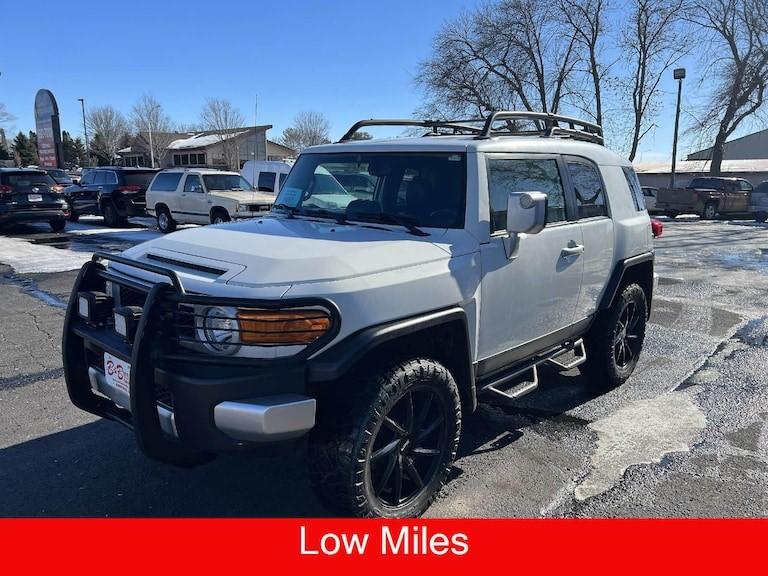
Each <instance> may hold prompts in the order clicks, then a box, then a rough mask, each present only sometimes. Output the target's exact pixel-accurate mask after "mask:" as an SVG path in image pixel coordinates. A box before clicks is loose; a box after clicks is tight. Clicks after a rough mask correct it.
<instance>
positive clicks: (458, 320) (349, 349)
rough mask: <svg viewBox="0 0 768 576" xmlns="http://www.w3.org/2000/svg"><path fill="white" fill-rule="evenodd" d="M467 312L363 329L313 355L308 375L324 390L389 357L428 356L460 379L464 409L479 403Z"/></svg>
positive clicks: (431, 314) (443, 313)
mask: <svg viewBox="0 0 768 576" xmlns="http://www.w3.org/2000/svg"><path fill="white" fill-rule="evenodd" d="M467 327H468V323H467V316H466V313H465V312H464V310H463V309H462V308H460V307H458V306H457V307H453V308H448V309H444V310H438V311H434V312H429V313H427V314H422V315H419V316H415V317H411V318H406V319H401V320H396V321H393V322H389V323H386V324H380V325H377V326H373V327H370V328H366V329H363V330H361V331H359V332H356V333H354V334H352V335H350V336H347V337H346V338H345V339H344V340H342V341H341V342H339V343H337V344H335V345H334V346H332V347H330V348H329V349H327V350H325V351H323V352H321V353H320V354H318V355H317V356H315V357H314V358H312V359H310V360H309V362H308V366H307V379H308V381H309V382H310V385H311V386H312V387H313V389H315V390H318V391H321V390H322V391H324V390H325V389H326V388H327V386H328V385H332V383H333V382H338V381H342V380H343V379H345V378H346V377H348V376H350V375H353V374H355V373H356V372H357V371H360V370H363V369H365V370H366V371H370V370H371V368H372V367H379V366H381V365H382V364H383V363H384V362H385V361H387V362H388V361H389V360H394V361H397V360H403V359H405V358H415V357H419V356H426V357H429V358H432V359H434V360H436V361H438V362H440V363H441V364H443V365H444V366H445V367H446V368H447V369H448V370H449V371H450V372H451V374H452V375H453V377H454V378H455V379H456V384H457V386H458V388H459V394H460V396H461V403H462V409H463V410H465V411H466V413H471V412H473V411H474V409H475V408H476V406H477V397H476V390H475V374H474V369H473V365H472V352H471V348H470V340H469V332H468V329H467Z"/></svg>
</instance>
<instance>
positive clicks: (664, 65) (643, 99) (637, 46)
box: [620, 0, 689, 161]
mask: <svg viewBox="0 0 768 576" xmlns="http://www.w3.org/2000/svg"><path fill="white" fill-rule="evenodd" d="M685 6H686V0H632V3H631V12H630V14H629V15H628V18H627V24H628V25H627V26H626V27H625V29H624V33H623V35H622V40H621V46H622V48H623V49H624V50H625V52H626V53H627V54H628V55H629V60H630V61H629V64H630V66H629V70H630V74H629V75H628V76H627V77H626V78H624V79H623V80H621V81H620V85H621V86H622V87H623V88H624V89H625V90H627V91H628V92H629V93H630V96H631V106H632V126H631V130H630V133H631V137H630V138H631V139H630V142H629V155H628V157H629V160H630V161H631V160H634V159H635V156H636V155H637V150H638V147H639V145H640V141H641V140H642V139H643V138H644V137H645V135H646V134H648V132H649V131H650V130H651V128H652V127H653V126H654V124H653V122H652V120H653V116H654V114H655V113H656V112H657V109H658V105H659V102H658V99H659V96H660V90H659V85H660V83H661V79H662V78H663V77H664V73H665V72H667V71H668V70H669V69H670V68H671V67H672V66H673V65H674V64H675V62H677V61H678V60H679V59H680V58H681V57H682V56H683V55H684V54H685V53H686V52H687V51H688V49H689V42H688V38H687V35H686V34H685V31H684V29H683V27H682V25H681V24H682V20H681V17H682V15H683V12H684V10H685Z"/></svg>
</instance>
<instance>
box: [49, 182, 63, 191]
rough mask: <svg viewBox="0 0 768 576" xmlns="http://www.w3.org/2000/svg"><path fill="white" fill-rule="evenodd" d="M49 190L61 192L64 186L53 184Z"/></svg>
mask: <svg viewBox="0 0 768 576" xmlns="http://www.w3.org/2000/svg"><path fill="white" fill-rule="evenodd" d="M51 190H53V191H54V192H61V191H62V190H64V186H62V185H61V184H54V185H53V186H51Z"/></svg>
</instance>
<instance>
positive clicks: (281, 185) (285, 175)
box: [280, 172, 288, 188]
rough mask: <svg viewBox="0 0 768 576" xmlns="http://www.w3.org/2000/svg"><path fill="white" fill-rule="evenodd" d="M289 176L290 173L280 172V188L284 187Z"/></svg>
mask: <svg viewBox="0 0 768 576" xmlns="http://www.w3.org/2000/svg"><path fill="white" fill-rule="evenodd" d="M286 178H288V173H287V172H283V173H281V174H280V188H282V187H283V183H285V179H286Z"/></svg>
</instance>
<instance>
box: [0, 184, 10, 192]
mask: <svg viewBox="0 0 768 576" xmlns="http://www.w3.org/2000/svg"><path fill="white" fill-rule="evenodd" d="M6 192H13V186H8V185H7V184H0V194H5V193H6Z"/></svg>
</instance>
